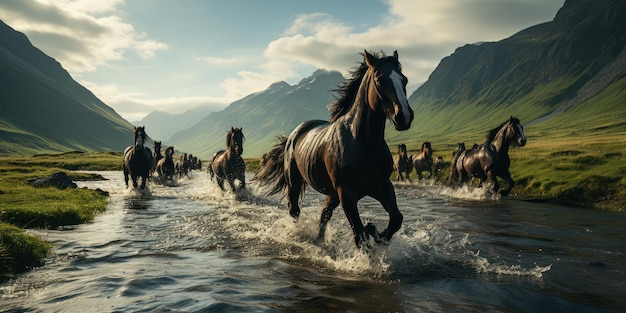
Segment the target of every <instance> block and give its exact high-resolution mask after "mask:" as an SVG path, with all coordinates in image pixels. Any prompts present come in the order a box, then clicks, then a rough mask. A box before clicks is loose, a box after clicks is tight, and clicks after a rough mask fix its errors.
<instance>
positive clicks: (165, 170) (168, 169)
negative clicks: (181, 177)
mask: <svg viewBox="0 0 626 313" xmlns="http://www.w3.org/2000/svg"><path fill="white" fill-rule="evenodd" d="M173 156H174V147H172V146H169V147H167V148H165V157H163V158H162V159H160V160H159V161H158V162H157V165H156V172H157V173H158V174H159V177H162V178H163V179H165V180H172V179H173V178H174V174H175V173H176V172H175V169H174V158H173Z"/></svg>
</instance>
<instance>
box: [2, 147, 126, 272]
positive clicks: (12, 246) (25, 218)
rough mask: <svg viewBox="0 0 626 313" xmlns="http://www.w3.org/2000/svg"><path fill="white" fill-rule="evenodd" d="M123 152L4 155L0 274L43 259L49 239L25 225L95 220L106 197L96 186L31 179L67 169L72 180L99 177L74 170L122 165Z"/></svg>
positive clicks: (104, 168)
mask: <svg viewBox="0 0 626 313" xmlns="http://www.w3.org/2000/svg"><path fill="white" fill-rule="evenodd" d="M121 162H122V155H121V154H120V153H82V152H69V153H62V154H41V155H35V156H31V157H25V156H18V157H0V238H1V239H2V240H0V280H3V279H7V278H10V277H11V276H12V275H14V274H15V273H19V272H23V271H25V270H27V269H29V268H32V267H34V266H38V265H40V264H42V263H43V259H44V258H45V257H46V256H47V254H48V251H49V250H50V245H49V244H48V243H46V242H45V241H43V240H41V239H39V238H37V237H35V236H32V235H29V234H28V233H26V232H24V231H23V230H22V228H49V229H55V228H59V227H63V226H68V225H76V224H81V223H86V222H89V221H92V220H93V219H94V217H95V216H96V215H97V214H98V213H100V212H103V211H105V210H106V206H107V202H108V198H107V196H106V195H103V194H101V193H99V192H97V191H95V190H89V189H65V190H58V189H56V188H54V187H48V188H34V187H32V186H30V184H29V183H28V180H30V179H35V178H43V177H49V176H50V175H52V174H53V173H55V172H59V171H64V172H67V173H68V176H69V177H70V178H71V179H72V180H74V181H77V180H92V179H100V178H101V177H100V176H98V175H94V174H89V173H82V172H75V170H120V169H121Z"/></svg>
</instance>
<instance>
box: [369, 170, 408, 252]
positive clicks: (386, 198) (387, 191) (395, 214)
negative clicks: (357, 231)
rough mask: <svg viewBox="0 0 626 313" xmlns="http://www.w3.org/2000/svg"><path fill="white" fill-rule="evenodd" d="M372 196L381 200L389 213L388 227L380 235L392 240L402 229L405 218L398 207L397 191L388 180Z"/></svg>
mask: <svg viewBox="0 0 626 313" xmlns="http://www.w3.org/2000/svg"><path fill="white" fill-rule="evenodd" d="M371 196H372V198H374V199H376V200H377V201H378V202H380V204H382V206H383V208H384V209H385V211H387V213H388V214H389V224H388V225H387V228H386V229H385V230H383V231H382V232H381V233H379V234H378V236H380V237H382V238H384V239H385V240H387V241H389V240H391V237H392V236H393V234H395V233H396V232H397V231H398V230H400V227H401V226H402V220H403V219H404V217H403V216H402V213H400V210H399V209H398V203H397V201H396V192H395V190H394V189H393V185H392V184H391V182H387V183H385V185H384V186H382V187H381V188H380V189H379V190H378V191H377V193H374V194H372V195H371ZM368 226H369V225H368Z"/></svg>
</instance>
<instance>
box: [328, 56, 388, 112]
mask: <svg viewBox="0 0 626 313" xmlns="http://www.w3.org/2000/svg"><path fill="white" fill-rule="evenodd" d="M368 52H369V51H368ZM369 53H370V54H372V55H373V56H374V57H376V58H378V61H381V60H386V61H389V62H393V63H394V65H395V66H397V67H398V68H400V62H399V61H398V59H396V58H394V57H388V56H386V55H385V53H384V52H383V51H382V50H381V51H375V52H369ZM359 54H360V55H362V56H363V57H365V54H364V53H359ZM368 69H369V67H368V66H367V63H365V61H362V62H360V63H359V64H358V65H357V66H355V67H354V68H353V69H352V70H350V78H349V79H348V80H346V81H344V82H343V83H341V84H340V85H339V88H338V89H335V90H333V91H334V92H336V93H337V99H336V100H335V101H333V102H332V103H331V104H329V105H328V111H329V112H330V121H331V122H334V121H336V120H337V119H338V118H339V117H341V116H343V115H344V114H346V113H347V112H348V111H350V108H351V107H352V105H353V104H354V99H356V96H357V91H358V90H359V87H360V86H361V81H362V80H363V77H365V73H366V72H367V70H368Z"/></svg>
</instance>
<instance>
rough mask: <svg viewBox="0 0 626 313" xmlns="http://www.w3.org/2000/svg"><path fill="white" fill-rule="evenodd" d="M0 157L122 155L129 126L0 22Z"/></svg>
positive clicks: (26, 39) (130, 128) (129, 130)
mask: <svg viewBox="0 0 626 313" xmlns="http://www.w3.org/2000/svg"><path fill="white" fill-rule="evenodd" d="M0 73H2V75H1V76H0V99H2V100H0V101H1V104H0V108H1V110H2V114H0V154H33V153H42V152H64V151H70V150H82V151H110V150H113V151H122V150H123V149H124V148H125V147H126V146H128V144H129V141H130V142H132V126H131V125H130V123H128V122H127V121H125V120H124V119H123V118H122V117H120V116H119V115H118V114H117V113H116V112H115V111H114V110H113V109H111V108H110V107H108V106H107V105H106V104H104V103H103V102H102V101H100V100H99V99H98V98H97V97H96V96H94V95H93V93H91V92H90V91H89V90H87V89H85V88H84V87H83V86H81V85H80V84H78V83H77V82H76V81H74V80H73V79H72V77H71V76H70V75H69V74H68V73H67V71H65V70H64V69H63V67H62V66H61V64H59V63H58V62H57V61H55V60H54V59H52V58H50V57H49V56H47V55H46V54H44V53H43V52H41V51H40V50H39V49H37V48H36V47H34V46H33V45H32V44H31V43H30V41H29V40H28V38H26V36H25V35H24V34H22V33H19V32H17V31H15V30H13V29H12V28H11V27H9V26H8V25H6V24H4V23H3V22H2V21H0Z"/></svg>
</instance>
